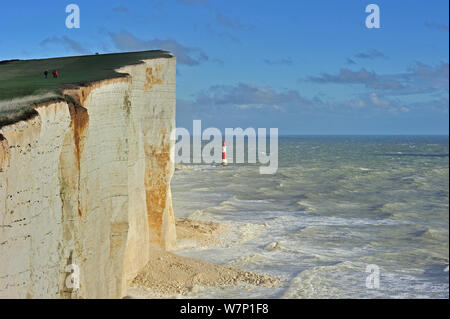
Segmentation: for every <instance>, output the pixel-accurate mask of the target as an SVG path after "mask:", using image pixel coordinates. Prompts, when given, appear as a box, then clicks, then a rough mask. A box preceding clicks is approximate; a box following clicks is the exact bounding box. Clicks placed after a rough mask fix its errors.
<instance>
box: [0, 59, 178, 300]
mask: <svg viewBox="0 0 450 319" xmlns="http://www.w3.org/2000/svg"><path fill="white" fill-rule="evenodd" d="M150 52H152V51H150ZM118 56H120V55H118ZM101 57H102V56H98V57H96V59H101ZM121 58H123V57H121ZM122 64H123V62H122ZM175 67H176V59H175V57H173V56H172V55H170V54H168V53H165V55H164V56H160V55H159V56H152V57H151V58H145V56H143V57H142V58H141V59H140V60H139V61H138V62H137V63H131V64H129V65H123V66H120V67H118V68H116V69H114V70H113V71H110V74H109V75H108V76H107V78H104V79H99V80H92V79H90V81H89V82H84V83H81V84H80V83H77V82H76V83H75V82H74V83H70V82H69V83H63V84H61V85H59V86H58V87H59V89H58V90H57V91H52V92H56V94H55V96H54V97H50V98H48V99H46V101H43V102H33V103H34V104H32V105H31V104H30V105H31V106H30V107H31V108H32V111H31V112H28V113H27V116H26V117H21V118H17V119H16V120H13V121H10V122H11V123H8V124H7V125H3V126H1V125H0V298H118V297H122V296H124V295H125V294H126V284H127V282H129V281H131V280H133V278H134V277H135V276H136V275H137V273H138V272H139V270H140V269H142V268H143V267H144V266H145V265H146V264H147V261H148V260H149V247H150V246H151V245H152V244H157V245H159V246H160V247H162V248H164V249H169V248H171V247H172V246H173V245H174V244H175V240H176V234H175V222H174V215H173V210H172V200H171V192H170V180H171V177H172V175H173V170H174V167H173V160H172V159H173V156H174V154H173V149H174V147H173V146H174V141H173V140H171V137H170V133H171V131H172V129H174V128H175V75H176V70H175ZM116 75H117V76H116ZM0 77H1V75H0ZM53 89H54V88H52V90H53ZM3 93H4V92H3ZM52 94H53V93H52ZM23 100H24V101H25V100H26V96H25V98H24V99H23ZM31 100H32V99H30V100H29V101H31ZM77 274H79V275H78V277H77V278H79V288H78V289H77V287H76V280H77V278H74V276H77Z"/></svg>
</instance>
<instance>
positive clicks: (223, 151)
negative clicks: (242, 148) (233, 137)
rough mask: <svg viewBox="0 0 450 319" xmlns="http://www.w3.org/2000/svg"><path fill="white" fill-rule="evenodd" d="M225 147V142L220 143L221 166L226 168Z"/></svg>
mask: <svg viewBox="0 0 450 319" xmlns="http://www.w3.org/2000/svg"><path fill="white" fill-rule="evenodd" d="M227 164H228V163H227V145H226V144H225V140H223V142H222V166H227Z"/></svg>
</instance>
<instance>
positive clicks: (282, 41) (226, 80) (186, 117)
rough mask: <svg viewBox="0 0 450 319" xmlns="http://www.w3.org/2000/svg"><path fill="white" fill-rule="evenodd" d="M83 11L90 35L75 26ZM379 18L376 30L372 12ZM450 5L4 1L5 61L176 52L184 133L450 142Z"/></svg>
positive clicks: (0, 54) (356, 0)
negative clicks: (429, 137)
mask: <svg viewBox="0 0 450 319" xmlns="http://www.w3.org/2000/svg"><path fill="white" fill-rule="evenodd" d="M71 3H74V4H77V5H78V6H79V8H80V28H72V29H69V28H67V27H66V24H65V21H66V17H67V16H68V13H66V11H65V9H66V6H67V5H68V4H71ZM371 3H374V4H377V5H378V7H379V9H380V28H371V29H369V28H367V27H366V24H365V21H366V17H367V16H368V15H369V14H370V13H366V10H365V9H366V6H367V5H369V4H371ZM448 6H449V4H448V1H444V0H435V1H425V0H422V1H418V0H403V1H392V0H383V1H379V0H366V1H361V0H346V1H335V0H327V1H325V0H292V1H289V0H284V1H283V0H281V1H255V0H245V1H237V0H227V1H224V0H145V1H144V0H133V1H118V0H98V1H96V0H89V1H85V0H71V1H64V0H48V1H23V0H15V1H10V0H5V1H3V2H2V9H1V11H0V60H7V59H35V58H47V57H59V56H73V55H84V54H93V53H96V52H99V53H111V52H126V51H139V50H150V49H165V50H169V51H172V52H173V53H174V54H175V55H176V56H177V119H176V121H177V126H178V127H185V128H187V129H189V130H190V129H191V128H192V120H202V127H203V128H206V127H217V128H219V129H223V128H225V127H232V128H236V127H242V128H244V129H245V128H247V127H254V128H270V127H276V128H278V130H279V133H280V134H281V135H292V134H299V135H310V134H312V135H342V134H344V135H350V134H358V135H366V134H377V135H379V134H444V135H448V132H449V64H448V63H449V42H448V41H449V40H448V37H449V7H448Z"/></svg>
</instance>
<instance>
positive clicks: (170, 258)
mask: <svg viewBox="0 0 450 319" xmlns="http://www.w3.org/2000/svg"><path fill="white" fill-rule="evenodd" d="M176 223H177V235H178V240H180V241H183V240H193V241H195V242H197V243H198V245H199V246H203V247H204V246H207V245H217V244H220V239H219V237H220V236H221V235H223V234H225V232H226V226H224V225H221V224H219V223H214V222H202V221H193V220H189V219H185V218H179V219H177V221H176ZM150 255H151V256H150V261H149V262H148V264H147V265H146V266H145V267H144V269H142V270H141V272H140V273H139V274H138V275H137V277H136V278H135V279H134V280H133V282H132V283H131V285H130V287H131V288H132V287H136V288H141V289H144V290H149V291H151V292H153V293H154V294H155V295H158V296H161V297H174V296H175V295H186V294H188V293H189V292H190V291H192V289H193V288H194V287H195V286H209V287H211V286H232V285H238V284H241V283H247V284H250V285H257V286H263V287H268V288H272V287H279V285H280V283H281V281H283V279H281V278H277V277H273V276H269V275H265V274H256V273H253V272H249V271H244V270H240V269H236V268H232V267H225V266H220V265H216V264H212V263H209V262H205V261H202V260H200V259H195V258H189V257H184V256H180V255H177V254H175V253H171V252H167V251H164V250H162V249H159V248H158V247H153V248H152V249H151V252H150ZM128 297H131V298H133V296H130V295H129V296H128Z"/></svg>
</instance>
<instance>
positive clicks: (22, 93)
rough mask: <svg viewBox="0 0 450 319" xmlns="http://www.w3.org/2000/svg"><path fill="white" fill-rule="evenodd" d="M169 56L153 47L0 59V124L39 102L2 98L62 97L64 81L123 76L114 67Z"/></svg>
mask: <svg viewBox="0 0 450 319" xmlns="http://www.w3.org/2000/svg"><path fill="white" fill-rule="evenodd" d="M171 56H172V55H171V54H170V53H169V52H167V51H160V50H156V51H142V52H129V53H114V54H100V55H87V56H75V57H65V58H53V59H42V60H13V61H3V62H1V61H0V127H1V126H3V125H6V124H5V123H7V124H10V123H14V122H15V121H17V120H21V119H24V118H26V117H27V116H31V115H33V114H35V113H34V112H33V111H32V110H31V109H32V108H31V104H33V103H36V102H39V101H38V100H32V101H26V102H21V103H18V104H17V105H13V106H12V105H7V106H2V101H9V100H13V99H17V98H24V97H26V96H39V95H46V96H54V97H61V98H62V93H61V89H60V88H61V86H62V85H63V84H77V85H86V84H87V83H89V82H93V81H98V80H103V79H109V78H116V77H123V76H126V75H125V74H121V73H117V72H115V71H114V70H115V69H118V68H120V67H122V66H125V65H133V64H139V63H140V61H141V60H143V59H152V58H170V57H171ZM55 69H56V70H58V73H59V77H58V78H57V79H54V78H53V76H52V71H53V70H55ZM45 70H48V71H49V75H48V78H47V79H45V78H44V71H45ZM4 105H6V104H5V103H4ZM15 113H17V117H16V116H15V115H14V114H15ZM30 114H31V115H30Z"/></svg>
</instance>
